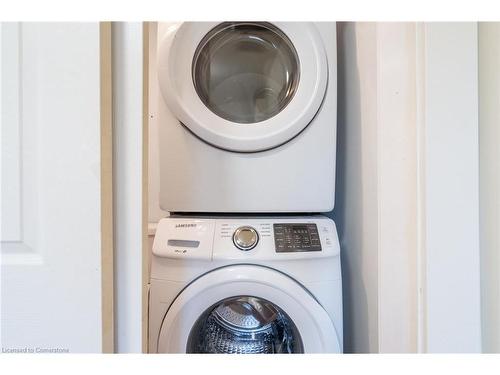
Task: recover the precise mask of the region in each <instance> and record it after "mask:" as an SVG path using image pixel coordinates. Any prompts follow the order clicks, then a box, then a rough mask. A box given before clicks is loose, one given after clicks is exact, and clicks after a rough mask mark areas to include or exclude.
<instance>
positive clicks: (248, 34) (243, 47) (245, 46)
mask: <svg viewBox="0 0 500 375" xmlns="http://www.w3.org/2000/svg"><path fill="white" fill-rule="evenodd" d="M192 75H193V83H194V86H195V89H196V92H197V94H198V96H199V97H200V99H201V100H202V101H203V103H204V104H205V105H206V106H207V107H208V108H209V109H210V110H211V111H212V112H214V113H215V114H216V115H218V116H220V117H222V118H224V119H226V120H228V121H231V122H233V123H238V124H249V123H258V122H262V121H264V120H267V119H269V118H271V117H273V116H275V115H276V114H278V113H279V112H281V111H282V110H283V109H284V108H285V107H286V105H287V104H288V103H289V102H290V101H291V100H292V98H293V96H294V94H295V92H296V90H297V86H298V84H299V58H298V55H297V51H296V50H295V48H294V46H293V44H292V42H291V41H290V39H289V38H288V37H287V36H286V35H285V34H284V33H283V32H282V31H281V30H280V29H278V28H277V27H275V26H274V25H272V24H270V23H265V22H262V23H251V22H225V23H222V24H220V25H218V26H217V27H215V28H214V29H212V30H211V31H210V32H209V33H208V34H207V35H206V36H205V37H204V38H203V40H202V41H201V43H200V44H199V46H198V48H197V50H196V52H195V55H194V58H193V66H192Z"/></svg>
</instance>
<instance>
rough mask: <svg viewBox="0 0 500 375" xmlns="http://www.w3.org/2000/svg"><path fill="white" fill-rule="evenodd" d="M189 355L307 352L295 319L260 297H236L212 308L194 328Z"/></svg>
mask: <svg viewBox="0 0 500 375" xmlns="http://www.w3.org/2000/svg"><path fill="white" fill-rule="evenodd" d="M187 352H188V353H226V354H227V353H230V354H264V353H266V354H269V353H303V346H302V341H301V339H300V335H299V333H298V331H297V328H296V327H295V325H294V324H293V322H292V321H291V319H290V318H289V317H288V316H287V315H286V313H284V312H283V311H282V310H281V309H280V308H278V307H277V306H275V305H273V304H272V303H271V302H268V301H266V300H264V299H260V298H256V297H234V298H229V299H227V300H224V301H222V302H220V303H218V304H217V305H216V306H214V307H211V308H210V309H208V310H207V311H206V312H205V313H204V314H203V315H202V316H201V317H200V318H199V319H198V321H197V322H196V324H195V326H194V327H193V329H192V331H191V333H190V337H189V340H188V345H187Z"/></svg>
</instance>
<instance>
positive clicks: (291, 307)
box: [158, 265, 340, 354]
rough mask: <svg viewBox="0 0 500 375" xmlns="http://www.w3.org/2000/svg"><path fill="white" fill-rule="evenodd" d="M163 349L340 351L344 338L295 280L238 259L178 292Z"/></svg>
mask: <svg viewBox="0 0 500 375" xmlns="http://www.w3.org/2000/svg"><path fill="white" fill-rule="evenodd" d="M236 275H240V276H239V277H238V276H236ZM241 275H245V276H244V277H242V276H241ZM158 352H160V353H186V352H187V353H240V354H243V353H246V354H258V353H340V344H339V341H338V336H337V333H336V330H335V327H334V325H333V322H332V320H331V319H330V317H329V315H328V313H327V312H326V311H325V310H324V309H323V307H322V306H321V305H320V304H319V303H318V302H317V301H316V300H315V299H314V298H313V297H312V296H311V294H309V293H308V292H307V291H306V290H305V289H304V288H303V287H302V286H301V285H299V284H298V283H297V282H296V281H294V280H292V279H291V278H289V277H288V276H285V275H283V274H282V273H280V272H277V271H274V270H271V269H269V268H265V267H260V266H249V265H238V266H228V267H224V268H219V269H217V270H215V271H212V272H210V273H208V274H206V275H204V276H202V277H201V278H199V279H197V280H195V281H194V282H192V283H191V284H190V285H189V286H187V287H186V288H185V289H184V290H183V291H182V293H181V294H180V295H179V296H177V298H176V299H175V301H174V302H173V303H172V305H171V306H170V308H169V309H168V311H167V314H166V316H165V318H164V320H163V323H162V326H161V331H160V335H159V341H158Z"/></svg>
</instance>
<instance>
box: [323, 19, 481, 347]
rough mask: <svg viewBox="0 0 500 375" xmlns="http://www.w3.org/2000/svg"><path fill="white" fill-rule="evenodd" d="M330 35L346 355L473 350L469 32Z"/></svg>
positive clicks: (475, 237) (473, 119)
mask: <svg viewBox="0 0 500 375" xmlns="http://www.w3.org/2000/svg"><path fill="white" fill-rule="evenodd" d="M338 35H339V40H338V45H339V48H340V52H339V64H343V65H342V66H339V72H340V73H341V74H343V76H342V77H339V90H343V91H342V92H339V124H338V126H339V152H340V153H341V154H340V155H339V164H338V166H337V168H338V178H337V187H338V194H339V195H338V199H337V200H336V201H337V206H336V208H335V210H334V211H333V217H334V218H335V219H336V221H337V225H338V226H339V233H340V237H341V245H342V254H343V266H344V276H345V280H344V285H345V286H346V287H345V290H344V293H345V295H346V298H345V301H344V302H346V303H345V307H346V308H347V309H348V310H347V311H348V313H347V314H344V318H345V320H346V322H345V335H344V336H345V337H346V338H347V340H349V337H351V338H352V341H351V342H348V343H347V344H348V345H347V349H348V350H354V351H369V352H478V351H481V342H480V341H481V320H480V298H479V297H480V285H479V234H478V230H479V223H478V212H479V203H478V181H479V180H478V155H479V154H478V152H479V151H478V82H477V73H478V70H477V69H478V67H477V24H476V23H362V22H361V23H344V24H340V25H339V32H338ZM342 143H345V145H344V144H342ZM342 153H343V154H345V155H343V154H342ZM339 185H340V186H339ZM349 320H351V322H349ZM349 330H352V332H350V331H349Z"/></svg>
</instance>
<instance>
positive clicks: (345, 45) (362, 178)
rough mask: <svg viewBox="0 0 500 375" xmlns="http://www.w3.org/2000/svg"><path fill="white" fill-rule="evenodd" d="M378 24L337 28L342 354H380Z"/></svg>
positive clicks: (335, 215) (336, 214) (337, 219)
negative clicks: (378, 291) (342, 296)
mask: <svg viewBox="0 0 500 375" xmlns="http://www.w3.org/2000/svg"><path fill="white" fill-rule="evenodd" d="M376 28H377V26H376V24H374V23H342V24H338V27H337V43H338V118H337V126H338V131H337V147H338V148H337V155H338V156H337V178H336V181H337V186H336V198H335V202H336V203H335V204H336V206H335V209H334V210H333V216H332V217H333V219H334V220H335V222H336V224H337V227H338V231H339V237H340V246H341V249H342V255H341V257H342V267H343V269H342V273H343V283H344V285H343V291H344V350H345V351H346V352H356V353H360V352H361V353H365V352H378V293H377V289H378V281H377V280H378V267H377V264H378V241H377V232H378V225H377V223H378V213H377V143H376V139H377V133H376V132H377V74H376V72H377V66H376V63H375V61H376Z"/></svg>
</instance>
